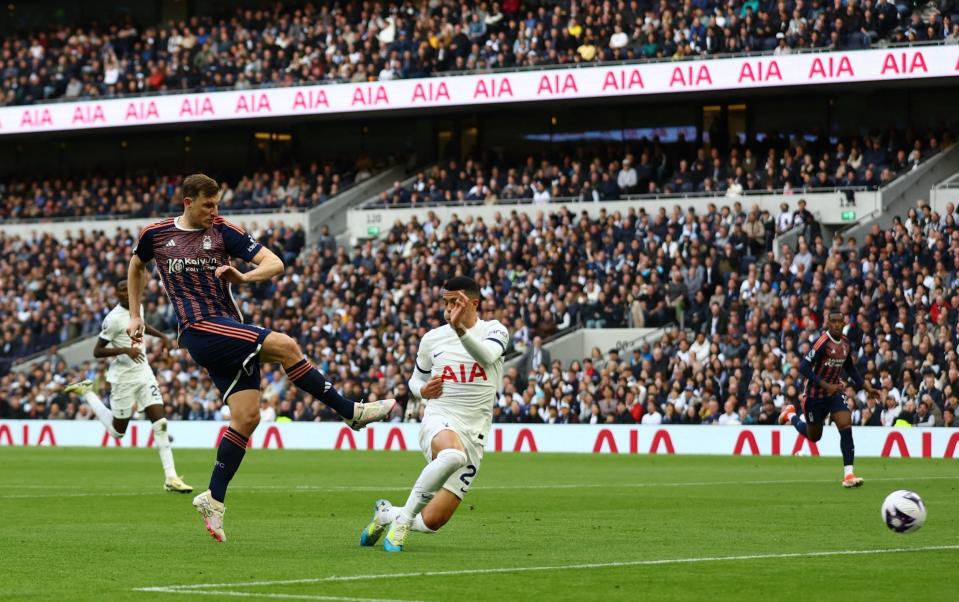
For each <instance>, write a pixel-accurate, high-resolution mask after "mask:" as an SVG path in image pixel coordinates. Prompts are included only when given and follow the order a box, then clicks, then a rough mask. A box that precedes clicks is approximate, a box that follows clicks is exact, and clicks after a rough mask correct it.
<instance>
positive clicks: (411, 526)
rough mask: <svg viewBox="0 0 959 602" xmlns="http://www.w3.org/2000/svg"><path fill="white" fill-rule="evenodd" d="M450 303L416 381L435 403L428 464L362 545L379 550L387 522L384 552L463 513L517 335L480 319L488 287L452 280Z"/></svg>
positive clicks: (413, 387) (385, 507) (383, 505)
mask: <svg viewBox="0 0 959 602" xmlns="http://www.w3.org/2000/svg"><path fill="white" fill-rule="evenodd" d="M443 303H444V304H445V309H444V312H443V316H444V317H445V318H446V321H447V325H445V326H441V327H439V328H435V329H433V330H431V331H429V332H428V333H426V335H425V336H424V337H423V339H422V340H421V341H420V347H419V350H418V352H417V354H416V369H415V371H414V373H413V376H412V378H411V379H410V381H409V387H410V391H411V392H412V393H413V395H415V396H416V397H419V398H421V399H423V400H428V401H427V403H426V412H425V414H424V416H423V425H422V427H421V429H420V448H421V449H422V450H423V454H424V455H425V456H426V460H427V462H428V463H427V465H426V468H424V469H423V472H421V473H420V476H419V478H418V479H417V480H416V484H415V485H413V490H412V491H411V492H410V496H409V498H408V499H407V500H406V505H405V506H402V507H394V506H393V505H392V504H391V503H390V502H389V501H387V500H377V501H376V503H375V504H374V511H373V520H372V521H371V522H370V524H369V525H367V526H366V528H364V529H363V532H362V533H361V534H360V545H363V546H372V545H374V544H375V543H376V542H377V540H378V539H379V538H380V535H382V533H383V531H384V530H385V529H386V527H387V525H389V526H390V528H389V532H388V533H387V534H386V538H385V540H384V543H383V547H384V548H385V549H386V550H387V551H389V552H402V551H403V546H404V545H405V544H406V538H407V536H408V535H409V532H410V531H411V530H413V531H420V532H424V533H435V532H436V531H437V530H438V529H439V528H440V527H442V526H443V525H445V524H446V523H447V521H449V519H450V517H452V516H453V513H454V512H456V509H457V507H459V505H460V502H461V501H462V500H463V497H464V496H465V495H466V494H467V492H469V489H470V485H472V483H473V478H475V477H476V474H477V473H478V472H479V467H480V462H481V461H482V459H483V447H484V446H485V445H486V441H487V440H488V438H489V431H490V425H491V423H492V417H493V403H494V401H495V399H496V393H497V391H498V390H499V387H500V383H501V382H502V377H503V354H504V353H505V352H506V345H507V344H508V342H509V333H508V332H507V330H506V327H504V326H503V325H502V324H500V323H499V322H498V321H496V320H481V319H479V318H478V316H477V308H478V307H479V303H480V289H479V285H478V284H477V283H476V281H475V280H473V279H472V278H468V277H466V276H457V277H455V278H451V279H450V280H448V281H447V282H446V284H445V285H444V287H443ZM427 377H429V379H428V380H427Z"/></svg>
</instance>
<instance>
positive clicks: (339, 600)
mask: <svg viewBox="0 0 959 602" xmlns="http://www.w3.org/2000/svg"><path fill="white" fill-rule="evenodd" d="M134 591H139V592H150V593H155V594H181V595H193V596H233V597H237V598H276V599H282V600H330V601H333V602H423V601H421V600H396V599H390V598H353V597H350V596H324V595H320V594H275V593H268V594H262V593H258V592H234V591H230V590H223V589H212V590H211V589H206V590H184V589H176V588H172V587H144V588H140V589H137V590H134Z"/></svg>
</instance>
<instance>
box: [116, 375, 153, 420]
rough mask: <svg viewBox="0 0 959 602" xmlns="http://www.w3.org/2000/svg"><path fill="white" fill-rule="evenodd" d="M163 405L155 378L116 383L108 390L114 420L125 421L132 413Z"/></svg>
mask: <svg viewBox="0 0 959 602" xmlns="http://www.w3.org/2000/svg"><path fill="white" fill-rule="evenodd" d="M157 404H159V405H161V406H162V405H163V397H161V396H160V385H159V384H157V381H156V379H155V378H151V379H150V380H145V381H143V382H135V383H117V384H115V385H112V387H111V390H110V410H111V411H112V412H113V417H114V418H120V419H126V418H130V417H132V416H133V412H134V411H138V412H142V411H143V410H145V409H146V408H147V407H148V406H153V405H157Z"/></svg>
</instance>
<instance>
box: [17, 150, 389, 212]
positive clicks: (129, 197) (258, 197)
mask: <svg viewBox="0 0 959 602" xmlns="http://www.w3.org/2000/svg"><path fill="white" fill-rule="evenodd" d="M371 173H372V172H371V171H370V168H369V167H361V168H360V169H357V168H356V166H337V165H334V164H333V163H330V162H327V163H322V164H321V163H318V162H311V163H310V164H308V165H305V166H291V167H290V168H288V169H285V170H279V169H276V170H270V171H257V172H254V173H251V174H246V175H244V176H242V177H240V178H239V179H238V180H236V181H235V182H234V184H233V185H232V186H231V185H230V181H229V180H228V179H227V180H224V183H225V185H226V186H225V188H224V190H223V196H222V204H221V207H222V209H223V211H225V212H227V213H239V212H246V211H258V210H272V211H301V210H303V209H308V208H310V207H315V206H317V205H320V204H322V203H323V202H325V201H326V200H327V199H329V198H330V197H333V196H336V195H337V194H339V193H341V192H343V191H344V190H346V189H347V188H349V187H350V186H351V185H352V184H353V183H354V182H355V181H356V182H358V181H362V180H363V179H365V178H367V177H370V175H371ZM181 178H182V176H181V175H176V176H171V175H159V176H156V175H153V176H147V175H126V176H117V177H107V176H91V177H88V178H82V179H67V178H31V179H19V178H15V179H11V180H9V181H6V182H4V181H0V218H2V219H4V220H19V219H50V218H102V217H154V216H162V215H170V214H173V213H177V212H179V211H180V210H181V207H180V205H179V204H178V203H177V202H176V191H177V187H178V186H179V181H180V179H181Z"/></svg>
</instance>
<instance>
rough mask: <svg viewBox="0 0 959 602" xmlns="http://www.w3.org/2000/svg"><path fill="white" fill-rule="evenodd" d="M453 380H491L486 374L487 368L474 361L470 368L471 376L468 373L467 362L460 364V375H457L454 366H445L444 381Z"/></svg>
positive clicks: (455, 381)
mask: <svg viewBox="0 0 959 602" xmlns="http://www.w3.org/2000/svg"><path fill="white" fill-rule="evenodd" d="M447 380H451V381H453V382H454V383H471V382H473V381H475V380H484V381H485V380H489V379H488V378H487V376H486V370H483V367H482V366H480V365H479V364H477V363H476V362H473V366H472V367H471V368H470V371H469V376H467V374H466V364H460V365H459V375H457V373H456V370H454V369H453V366H443V381H444V382H445V381H447Z"/></svg>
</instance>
